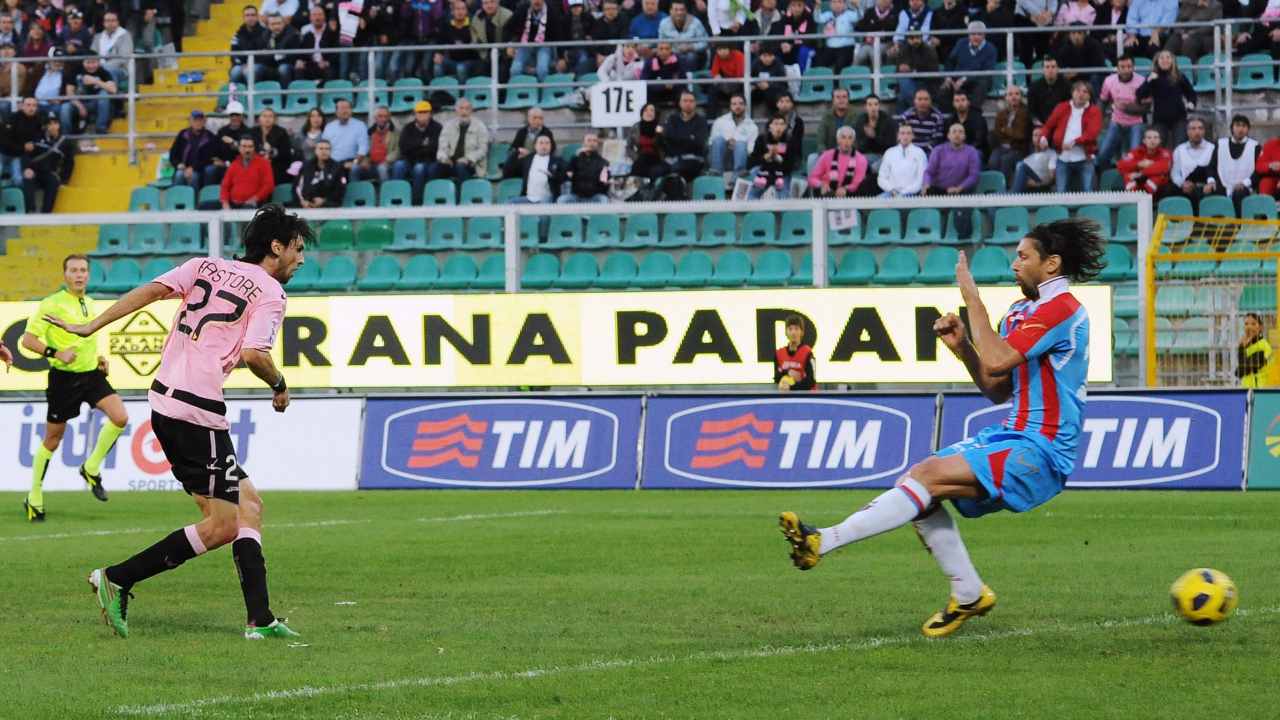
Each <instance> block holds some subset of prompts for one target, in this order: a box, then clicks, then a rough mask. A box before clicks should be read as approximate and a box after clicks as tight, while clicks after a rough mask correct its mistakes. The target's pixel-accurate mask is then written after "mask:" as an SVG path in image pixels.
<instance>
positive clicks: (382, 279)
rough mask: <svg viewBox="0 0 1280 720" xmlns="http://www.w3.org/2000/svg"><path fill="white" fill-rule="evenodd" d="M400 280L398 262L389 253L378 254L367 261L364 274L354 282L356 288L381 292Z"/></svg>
mask: <svg viewBox="0 0 1280 720" xmlns="http://www.w3.org/2000/svg"><path fill="white" fill-rule="evenodd" d="M398 282H400V263H398V262H396V259H395V258H393V257H391V256H389V255H380V256H378V257H376V258H374V259H373V260H371V261H370V262H369V266H368V267H366V268H365V270H364V276H363V277H361V278H360V280H359V281H358V282H357V283H356V289H357V290H363V291H366V292H382V291H386V290H390V289H392V288H394V287H395V286H396V283H398Z"/></svg>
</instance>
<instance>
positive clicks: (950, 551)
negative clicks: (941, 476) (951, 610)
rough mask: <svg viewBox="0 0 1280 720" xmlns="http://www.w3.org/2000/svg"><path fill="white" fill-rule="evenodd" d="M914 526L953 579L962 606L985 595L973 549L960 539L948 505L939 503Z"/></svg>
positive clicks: (950, 578) (947, 574)
mask: <svg viewBox="0 0 1280 720" xmlns="http://www.w3.org/2000/svg"><path fill="white" fill-rule="evenodd" d="M914 525H915V526H916V531H917V532H919V533H920V539H921V540H923V541H924V544H925V547H927V548H929V552H931V553H933V558H934V559H935V560H937V561H938V566H939V567H941V568H942V572H943V573H944V574H945V575H946V576H947V578H948V579H949V580H951V594H952V595H954V596H955V598H956V602H958V603H960V604H961V605H963V604H965V603H971V602H973V601H974V600H977V599H978V596H979V595H981V594H982V579H981V578H979V577H978V571H977V569H976V568H974V567H973V561H971V560H970V559H969V551H968V550H966V549H965V547H964V540H962V539H960V531H959V530H957V529H956V523H955V521H954V520H952V519H951V514H950V513H948V512H947V509H946V508H945V507H942V506H941V505H939V506H938V507H937V508H935V509H934V510H933V512H931V513H929V514H928V515H925V516H924V517H922V518H920V519H919V520H916V521H915V523H914Z"/></svg>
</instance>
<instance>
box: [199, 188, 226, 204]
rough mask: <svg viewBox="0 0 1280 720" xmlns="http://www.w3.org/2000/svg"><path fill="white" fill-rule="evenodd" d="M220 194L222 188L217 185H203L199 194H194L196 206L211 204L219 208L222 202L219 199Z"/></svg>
mask: <svg viewBox="0 0 1280 720" xmlns="http://www.w3.org/2000/svg"><path fill="white" fill-rule="evenodd" d="M221 192H222V188H221V187H219V186H218V185H205V186H204V187H202V188H200V192H199V193H196V204H197V205H204V204H205V203H213V204H215V205H218V206H221V205H222V202H221V200H220V199H219V198H220V193H221Z"/></svg>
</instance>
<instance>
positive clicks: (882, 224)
mask: <svg viewBox="0 0 1280 720" xmlns="http://www.w3.org/2000/svg"><path fill="white" fill-rule="evenodd" d="M860 242H861V244H863V245H896V244H898V243H900V242H902V216H901V215H900V214H899V213H898V211H897V210H886V209H884V208H880V209H877V210H872V211H871V212H869V213H867V226H866V228H865V229H864V230H863V232H862V240H861V241H860Z"/></svg>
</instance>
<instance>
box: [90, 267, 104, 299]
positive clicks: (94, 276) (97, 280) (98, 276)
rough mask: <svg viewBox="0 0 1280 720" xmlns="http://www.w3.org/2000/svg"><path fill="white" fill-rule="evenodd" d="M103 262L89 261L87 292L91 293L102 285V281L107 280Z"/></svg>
mask: <svg viewBox="0 0 1280 720" xmlns="http://www.w3.org/2000/svg"><path fill="white" fill-rule="evenodd" d="M104 264H105V263H100V262H95V263H89V293H90V294H93V293H96V292H97V291H98V288H100V287H102V283H104V282H106V281H107V269H106V268H105V267H103V265H104Z"/></svg>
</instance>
